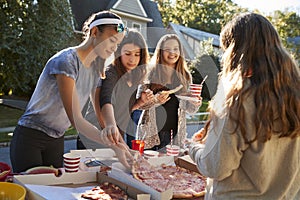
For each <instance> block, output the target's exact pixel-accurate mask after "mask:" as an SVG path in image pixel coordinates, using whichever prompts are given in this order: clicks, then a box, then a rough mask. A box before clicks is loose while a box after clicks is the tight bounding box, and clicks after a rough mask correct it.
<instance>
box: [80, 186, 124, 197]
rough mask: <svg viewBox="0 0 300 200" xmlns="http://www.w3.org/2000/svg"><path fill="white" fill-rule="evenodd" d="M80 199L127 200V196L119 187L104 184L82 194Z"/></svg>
mask: <svg viewBox="0 0 300 200" xmlns="http://www.w3.org/2000/svg"><path fill="white" fill-rule="evenodd" d="M81 198H82V199H92V200H127V199H128V196H127V194H126V193H125V191H124V190H122V189H121V188H120V187H119V186H117V185H115V184H113V183H108V182H104V183H102V184H100V185H98V186H95V187H93V188H92V189H91V190H88V191H85V192H84V193H82V194H81Z"/></svg>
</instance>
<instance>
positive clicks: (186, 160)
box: [175, 155, 201, 174]
mask: <svg viewBox="0 0 300 200" xmlns="http://www.w3.org/2000/svg"><path fill="white" fill-rule="evenodd" d="M175 164H176V165H177V166H179V167H183V168H186V169H189V170H191V171H194V172H197V173H199V174H201V173H200V171H199V169H198V167H197V165H196V163H195V162H194V161H193V160H192V158H191V157H190V156H189V155H185V156H182V157H178V158H177V159H176V160H175Z"/></svg>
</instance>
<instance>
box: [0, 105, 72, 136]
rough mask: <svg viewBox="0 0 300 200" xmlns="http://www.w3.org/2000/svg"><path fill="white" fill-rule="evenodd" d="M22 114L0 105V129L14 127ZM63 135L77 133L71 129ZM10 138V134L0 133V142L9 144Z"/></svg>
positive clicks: (21, 111)
mask: <svg viewBox="0 0 300 200" xmlns="http://www.w3.org/2000/svg"><path fill="white" fill-rule="evenodd" d="M23 112H24V111H23V110H19V109H15V108H11V107H8V106H4V105H0V128H4V127H14V126H16V125H17V123H18V119H19V118H20V117H21V115H22V114H23ZM65 135H66V136H68V135H77V131H76V130H75V129H74V128H72V127H71V128H69V129H68V130H67V131H66V134H65ZM11 137H12V134H11V133H10V132H4V133H1V132H0V142H9V141H10V140H11Z"/></svg>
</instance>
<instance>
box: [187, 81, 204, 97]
mask: <svg viewBox="0 0 300 200" xmlns="http://www.w3.org/2000/svg"><path fill="white" fill-rule="evenodd" d="M202 87H203V86H202V85H201V84H190V88H189V90H190V92H191V94H192V96H194V97H200V96H201V92H202Z"/></svg>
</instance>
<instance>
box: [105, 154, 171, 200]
mask: <svg viewBox="0 0 300 200" xmlns="http://www.w3.org/2000/svg"><path fill="white" fill-rule="evenodd" d="M148 162H149V163H151V164H153V165H161V164H163V163H164V164H167V165H171V164H174V165H175V163H174V157H173V156H164V157H157V158H151V159H149V160H148ZM108 176H109V177H112V178H114V179H118V180H119V181H121V182H123V183H125V184H126V185H129V186H131V187H134V188H138V189H139V190H141V191H143V192H144V193H147V194H151V200H170V199H172V196H173V190H172V189H170V190H166V191H164V192H158V191H157V190H155V189H153V188H151V187H150V186H148V185H146V184H144V183H142V182H140V181H139V180H137V179H135V178H134V177H133V175H132V174H131V172H130V171H128V170H127V169H126V168H125V167H124V166H123V165H122V164H121V163H113V165H112V169H111V171H110V172H109V173H108Z"/></svg>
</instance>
